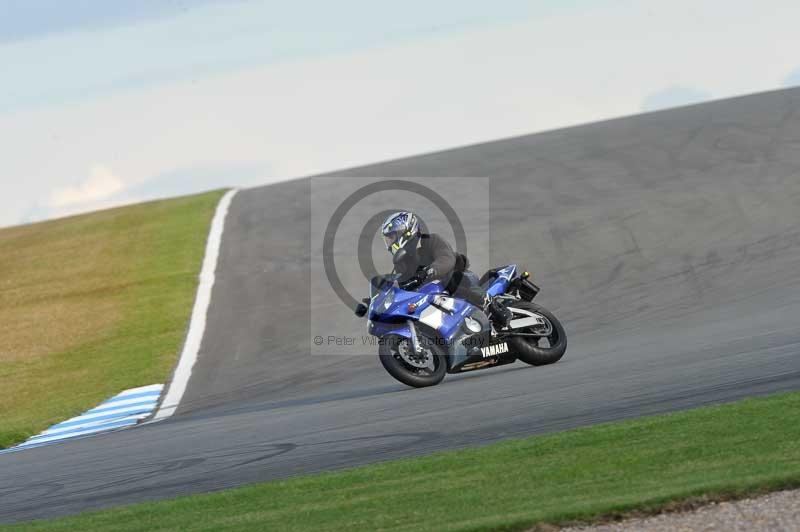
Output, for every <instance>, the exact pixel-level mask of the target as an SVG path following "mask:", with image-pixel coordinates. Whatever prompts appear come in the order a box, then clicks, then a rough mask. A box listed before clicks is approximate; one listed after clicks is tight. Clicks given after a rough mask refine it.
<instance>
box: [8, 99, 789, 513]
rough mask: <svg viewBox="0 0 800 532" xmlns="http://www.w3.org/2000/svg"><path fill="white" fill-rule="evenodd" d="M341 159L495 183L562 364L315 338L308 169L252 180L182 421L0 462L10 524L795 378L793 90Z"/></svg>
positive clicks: (502, 217) (759, 389) (385, 171)
mask: <svg viewBox="0 0 800 532" xmlns="http://www.w3.org/2000/svg"><path fill="white" fill-rule="evenodd" d="M421 127H424V125H421ZM336 175H348V176H383V177H393V176H394V177H407V176H430V177H437V176H459V177H462V176H487V177H490V178H491V182H490V183H491V204H490V207H491V220H490V221H491V223H490V227H489V228H487V229H489V230H490V233H491V254H492V262H493V263H494V264H501V263H506V262H520V263H522V264H526V265H528V266H529V267H530V268H531V269H532V270H533V271H534V272H535V277H536V279H537V281H538V283H539V284H540V285H541V286H542V288H543V291H542V294H541V296H540V299H538V300H537V301H539V302H540V303H542V304H544V305H545V306H547V307H549V308H551V309H552V310H553V311H555V312H556V314H557V315H558V316H559V317H561V318H562V321H563V322H564V323H565V325H566V327H567V331H568V334H569V335H570V336H569V340H570V345H569V349H568V351H567V355H566V357H565V358H564V360H563V361H562V362H560V363H558V364H556V365H554V366H549V367H543V368H530V367H527V366H525V365H523V364H521V363H517V364H515V365H512V366H505V367H503V368H498V369H495V370H488V371H480V372H474V373H470V374H465V375H461V376H448V378H447V379H446V380H445V381H444V383H443V384H442V385H441V386H438V387H435V388H429V389H422V390H410V389H407V388H405V387H404V386H402V385H400V384H399V383H396V382H395V381H393V380H392V379H391V378H390V377H389V376H388V375H387V374H386V373H385V372H384V370H383V368H382V367H381V366H380V364H379V362H378V361H377V359H376V358H372V357H361V356H351V357H341V356H337V357H325V356H311V355H309V323H308V314H309V289H310V288H309V287H311V286H313V285H314V283H315V282H317V280H315V279H311V274H310V269H309V243H310V238H311V235H310V224H309V216H310V212H309V199H308V194H309V181H308V180H297V181H292V182H287V183H282V184H277V185H272V186H267V187H263V188H257V189H251V190H245V191H242V192H240V193H239V194H238V195H237V196H236V197H235V198H234V201H233V203H232V205H231V210H230V214H229V217H228V221H227V227H226V233H225V237H224V239H223V244H222V252H221V257H220V264H219V269H218V281H217V284H216V285H215V287H214V292H213V298H212V305H211V308H210V311H209V328H208V329H207V331H206V335H205V338H204V341H203V346H202V349H201V352H200V356H199V360H198V364H197V366H196V367H195V372H194V374H193V376H192V379H191V381H190V383H189V389H188V391H187V394H186V396H185V397H184V401H183V403H182V404H181V407H180V408H179V409H178V413H177V415H176V416H174V417H173V418H171V419H169V420H168V421H166V422H163V423H157V424H151V425H146V426H141V427H138V428H136V429H133V430H128V431H123V432H119V433H113V434H107V435H103V436H98V437H94V438H88V439H85V440H79V441H73V442H70V443H66V444H63V445H56V446H52V447H45V448H40V449H33V450H29V451H25V452H18V453H11V454H8V455H3V456H0V522H10V521H17V520H24V519H31V518H38V517H47V516H55V515H63V514H67V513H73V512H77V511H81V510H86V509H91V508H101V507H106V506H112V505H117V504H123V503H131V502H137V501H143V500H151V499H156V498H161V497H167V496H175V495H180V494H187V493H196V492H203V491H209V490H217V489H221V488H226V487H230V486H235V485H239V484H243V483H248V482H255V481H263V480H269V479H274V478H279V477H286V476H290V475H298V474H304V473H310V472H315V471H322V470H328V469H334V468H341V467H347V466H352V465H357V464H365V463H369V462H375V461H379V460H386V459H391V458H397V457H403V456H410V455H415V454H420V453H426V452H430V451H434V450H438V449H445V448H455V447H459V446H464V445H471V444H478V443H485V442H491V441H496V440H499V439H503V438H508V437H514V436H523V435H529V434H537V433H543V432H549V431H555V430H560V429H565V428H569V427H575V426H580V425H587V424H592V423H597V422H601V421H607V420H614V419H620V418H628V417H635V416H641V415H647V414H652V413H657V412H665V411H670V410H676V409H682V408H688V407H692V406H697V405H703V404H710V403H717V402H724V401H731V400H735V399H738V398H742V397H746V396H753V395H760V394H766V393H772V392H778V391H785V390H799V389H800V328H799V327H798V323H800V317H799V316H800V89H793V90H786V91H777V92H772V93H765V94H758V95H752V96H747V97H743V98H736V99H731V100H724V101H719V102H713V103H708V104H703V105H699V106H693V107H687V108H682V109H676V110H669V111H663V112H658V113H652V114H648V115H642V116H637V117H630V118H623V119H618V120H612V121H607V122H602V123H597V124H591V125H586V126H581V127H576V128H570V129H565V130H559V131H554V132H548V133H544V134H537V135H531V136H525V137H518V138H514V139H508V140H502V141H497V142H492V143H487V144H481V145H476V146H470V147H465V148H460V149H455V150H449V151H445V152H439V153H433V154H428V155H423V156H418V157H412V158H408V159H402V160H397V161H392V162H387V163H382V164H378V165H374V166H368V167H362V168H357V169H352V170H347V171H342V172H337V173H336ZM329 182H330V185H329V186H331V187H335V186H336V181H335V180H330V181H329ZM462 192H464V193H468V191H462ZM346 229H347V227H344V228H343V229H342V230H346ZM484 266H486V265H484ZM332 308H333V307H332ZM331 315H332V318H331V319H332V320H333V321H335V322H336V324H337V326H340V325H341V324H342V323H347V324H349V325H347V327H352V330H356V331H358V330H362V329H363V326H364V322H359V321H358V320H356V319H355V318H351V317H350V316H348V317H347V320H349V321H344V318H343V317H342V316H345V315H346V310H344V309H337V310H336V311H335V312H332V313H331Z"/></svg>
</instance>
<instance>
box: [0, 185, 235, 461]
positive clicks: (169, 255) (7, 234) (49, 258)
mask: <svg viewBox="0 0 800 532" xmlns="http://www.w3.org/2000/svg"><path fill="white" fill-rule="evenodd" d="M221 195H222V192H221V191H215V192H209V193H206V194H200V195H196V196H188V197H183V198H177V199H171V200H165V201H157V202H151V203H143V204H140V205H133V206H130V207H123V208H118V209H111V210H106V211H101V212H95V213H90V214H86V215H81V216H75V217H71V218H65V219H60V220H53V221H50V222H45V223H39V224H33V225H27V226H20V227H12V228H8V229H3V230H0V324H2V330H0V383H2V387H0V447H7V446H10V445H13V444H15V443H18V442H20V441H22V440H24V439H25V438H27V437H29V436H31V435H33V434H35V433H37V432H39V431H41V430H42V429H44V428H46V427H47V426H49V425H51V424H53V423H56V422H58V421H61V420H64V419H66V418H69V417H72V416H75V415H78V414H80V413H81V412H83V411H85V410H86V409H88V408H91V407H93V406H95V405H97V404H98V403H100V402H101V401H103V400H104V399H107V398H108V397H110V396H112V395H114V394H115V393H118V392H120V391H122V390H124V389H127V388H131V387H135V386H141V385H147V384H154V383H159V382H164V381H165V380H166V379H167V378H168V376H169V372H170V371H171V369H172V367H173V365H174V363H175V360H176V358H177V355H178V353H179V349H180V346H181V343H182V341H183V337H184V334H185V331H186V327H187V324H188V318H189V315H190V312H191V309H192V303H193V301H194V295H195V290H196V286H197V282H198V279H197V276H198V273H199V271H200V265H201V263H202V258H203V253H204V251H205V242H206V238H207V235H208V227H209V224H210V222H211V218H212V217H213V214H214V211H215V208H216V205H217V202H218V201H219V199H220V197H221Z"/></svg>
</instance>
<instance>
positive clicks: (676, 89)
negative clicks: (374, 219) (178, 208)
mask: <svg viewBox="0 0 800 532" xmlns="http://www.w3.org/2000/svg"><path fill="white" fill-rule="evenodd" d="M797 20H800V3H798V2H796V1H794V0H773V1H772V2H770V3H769V4H767V3H765V2H760V1H748V0H738V1H735V2H731V1H730V0H725V1H722V0H704V1H699V2H698V1H696V0H695V1H685V0H664V1H661V0H652V1H648V2H637V1H634V0H613V1H612V0H594V1H589V0H528V1H521V0H519V1H517V0H506V1H504V2H494V3H490V2H485V1H471V0H460V1H457V0H437V1H431V0H426V1H422V0H407V1H405V2H391V3H390V2H376V1H374V0H372V1H366V0H340V1H338V2H322V1H315V2H311V1H308V0H297V1H294V2H283V1H280V2H279V1H272V0H130V1H126V2H109V1H107V0H71V1H70V2H64V1H63V0H26V1H25V2H21V1H19V0H0V82H1V83H0V163H1V164H0V172H2V173H0V226H8V225H16V224H22V223H30V222H34V221H38V220H44V219H49V218H53V217H59V216H64V215H69V214H74V213H79V212H85V211H89V210H95V209H99V208H106V207H110V206H115V205H120V204H126V203H131V202H137V201H143V200H147V199H152V198H159V197H166V196H173V195H179V194H187V193H193V192H199V191H202V190H208V189H212V188H219V187H227V186H255V185H259V184H266V183H271V182H275V181H279V180H284V179H290V178H294V177H300V176H303V175H309V174H313V173H319V172H324V171H334V170H336V169H342V168H347V167H350V166H354V165H360V164H367V163H371V162H377V161H381V160H386V159H390V158H396V157H402V156H408V155H414V154H418V153H423V152H428V151H433V150H438V149H444V148H449V147H455V146H460V145H464V144H469V143H474V142H480V141H486V140H492V139H497V138H502V137H509V136H514V135H520V134H526V133H532V132H537V131H544V130H549V129H554V128H558V127H565V126H569V125H576V124H581V123H586V122H591V121H596V120H601V119H606V118H612V117H616V116H624V115H631V114H636V113H640V112H646V111H653V110H658V109H663V108H669V107H674V106H679V105H686V104H690V103H698V102H702V101H707V100H710V99H717V98H724V97H729V96H735V95H740V94H746V93H751V92H757V91H763V90H770V89H777V88H781V87H788V86H795V85H800V55H798V54H797V51H798V50H800V32H797V31H796V21H797Z"/></svg>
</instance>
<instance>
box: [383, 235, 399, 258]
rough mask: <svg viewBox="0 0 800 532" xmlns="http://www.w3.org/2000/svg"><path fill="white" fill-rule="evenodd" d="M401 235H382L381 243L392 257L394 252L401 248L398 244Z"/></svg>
mask: <svg viewBox="0 0 800 532" xmlns="http://www.w3.org/2000/svg"><path fill="white" fill-rule="evenodd" d="M402 234H403V232H402V231H389V232H388V233H383V243H384V244H386V249H388V250H389V251H390V252H391V253H392V255H394V254H395V252H397V250H398V249H400V248H401V247H402V244H401V243H400V235H402Z"/></svg>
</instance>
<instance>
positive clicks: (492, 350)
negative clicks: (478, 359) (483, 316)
mask: <svg viewBox="0 0 800 532" xmlns="http://www.w3.org/2000/svg"><path fill="white" fill-rule="evenodd" d="M503 353H508V344H506V343H505V342H501V343H499V344H495V345H489V346H486V347H481V354H482V355H483V357H484V358H486V357H493V356H497V355H502V354H503Z"/></svg>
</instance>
